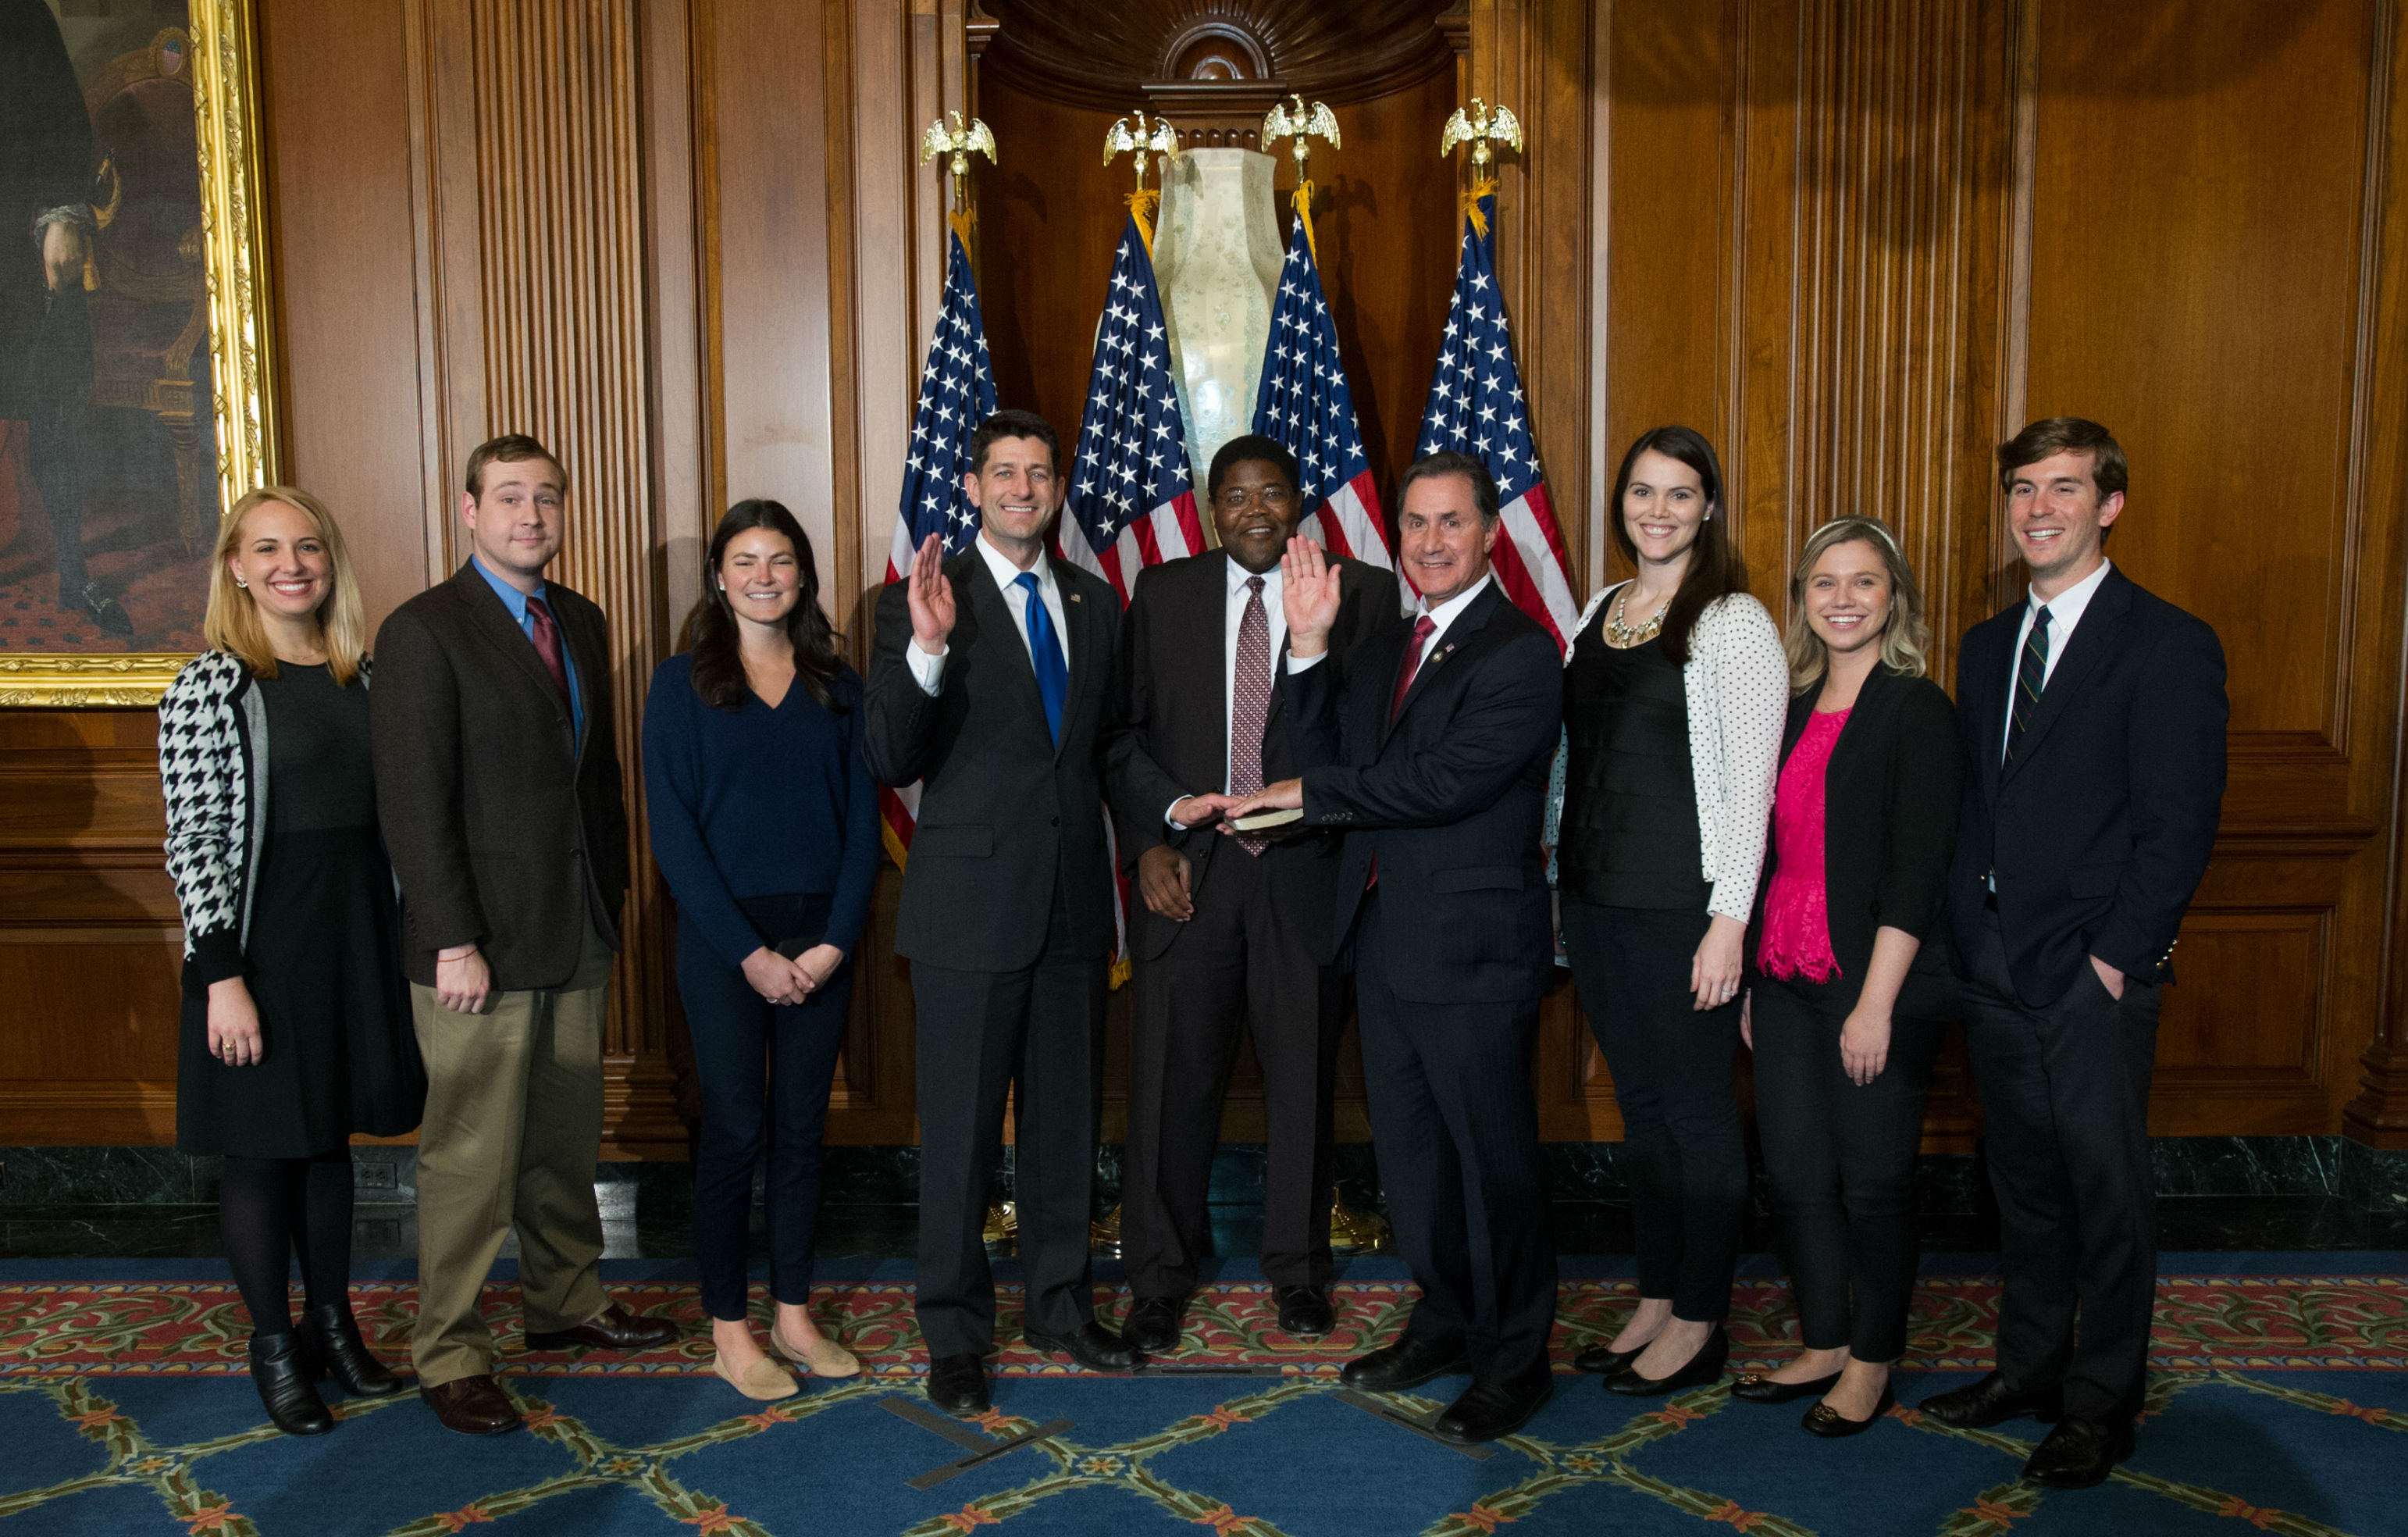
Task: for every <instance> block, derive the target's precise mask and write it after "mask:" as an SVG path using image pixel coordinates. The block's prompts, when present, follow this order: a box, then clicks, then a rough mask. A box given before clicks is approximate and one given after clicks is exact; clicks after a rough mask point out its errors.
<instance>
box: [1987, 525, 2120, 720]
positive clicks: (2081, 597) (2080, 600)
mask: <svg viewBox="0 0 2408 1537" xmlns="http://www.w3.org/2000/svg"><path fill="white" fill-rule="evenodd" d="M2113 569H2114V566H2113V564H2112V563H2110V562H2108V561H2105V560H2101V561H2100V563H2099V569H2097V570H2095V571H2093V572H2091V573H2090V574H2089V575H2088V576H2086V577H2084V578H2083V579H2082V580H2081V581H2079V582H2075V583H2074V584H2073V585H2072V586H2071V587H2068V588H2067V589H2066V590H2065V591H2063V592H2061V593H2059V594H2057V596H2055V597H2051V598H2042V596H2040V594H2038V593H2036V592H2033V591H2031V590H2030V589H2029V588H2026V589H2025V596H2027V597H2028V598H2029V599H2030V601H2029V602H2028V603H2026V604H2025V605H2024V620H2023V623H2022V624H2021V625H2017V626H2016V628H2015V649H2014V651H2013V652H2012V653H2010V654H2009V660H2008V663H2007V713H2006V716H2005V719H2007V720H2009V721H2012V720H2014V718H2015V679H2016V677H2017V676H2018V675H2019V674H2020V673H2022V671H2023V668H2024V647H2025V646H2026V645H2027V644H2028V643H2029V642H2030V640H2031V631H2032V616H2033V615H2035V614H2037V613H2039V612H2040V610H2042V607H2045V608H2046V609H2047V610H2048V659H2047V661H2046V663H2045V664H2044V665H2043V666H2042V669H2041V675H2040V686H2041V688H2042V691H2043V692H2045V691H2046V690H2047V688H2048V681H2049V680H2050V679H2051V678H2054V677H2056V676H2057V661H2058V659H2059V658H2061V657H2062V656H2064V654H2065V646H2066V642H2068V641H2070V640H2071V639H2073V626H2075V625H2079V624H2081V623H2082V615H2083V612H2084V611H2085V610H2087V609H2088V608H2089V607H2090V600H2091V599H2092V598H2094V597H2096V596H2099V584H2100V582H2105V581H2106V580H2107V573H2108V572H2109V571H2111V570H2113ZM2006 756H2007V733H2006V732H2004V731H2001V732H2000V733H1999V761H2000V762H2001V763H2003V762H2005V761H2006Z"/></svg>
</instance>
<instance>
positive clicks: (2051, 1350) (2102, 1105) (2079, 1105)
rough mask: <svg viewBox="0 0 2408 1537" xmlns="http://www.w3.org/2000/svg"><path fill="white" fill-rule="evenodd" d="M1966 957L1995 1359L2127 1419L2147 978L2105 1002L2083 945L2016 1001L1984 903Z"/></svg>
mask: <svg viewBox="0 0 2408 1537" xmlns="http://www.w3.org/2000/svg"><path fill="white" fill-rule="evenodd" d="M1967 958H1968V962H1969V966H1968V970H1969V975H1968V978H1967V983H1966V987H1965V1040H1966V1043H1967V1045H1968V1046H1969V1047H1970V1048H1971V1055H1972V1058H1973V1081H1974V1083H1975V1085H1977V1086H1978V1087H1979V1088H1980V1090H1981V1094H1982V1115H1983V1120H1984V1123H1985V1128H1986V1130H1985V1155H1986V1156H1987V1158H1988V1162H1989V1165H1990V1185H1991V1188H1993V1189H1994V1190H1996V1191H1997V1192H1998V1197H1999V1229H2000V1237H1999V1243H2000V1261H2001V1264H2002V1268H2003V1269H2004V1271H2005V1278H2006V1288H2005V1294H2004V1295H2003V1296H2002V1297H2001V1298H2000V1304H1999V1371H2000V1374H2001V1375H2003V1376H2004V1377H2005V1378H2006V1380H2007V1381H2008V1383H2010V1384H2011V1385H2013V1386H2016V1387H2043V1386H2048V1385H2049V1384H2051V1383H2055V1382H2058V1381H2060V1380H2061V1381H2062V1382H2063V1383H2064V1386H2065V1407H2066V1409H2067V1411H2068V1412H2069V1413H2071V1414H2076V1415H2081V1416H2083V1417H2084V1418H2085V1419H2090V1420H2098V1421H2102V1422H2106V1423H2111V1424H2112V1423H2119V1422H2121V1421H2124V1420H2128V1419H2129V1418H2131V1416H2132V1415H2133V1414H2134V1413H2136V1412H2137V1411H2138V1410H2139V1409H2140V1407H2141V1394H2142V1389H2143V1386H2144V1379H2145V1377H2146V1374H2147V1370H2148V1354H2149V1320H2150V1314H2151V1313H2152V1311H2153V1310H2154V1308H2155V1306H2156V1302H2157V1188H2156V1182H2155V1180H2154V1178H2153V1177H2152V1174H2151V1171H2150V1165H2149V1132H2148V1113H2149V1076H2150V1073H2151V1071H2152V1070H2153V1069H2154V1068H2155V1067H2156V1064H2157V1007H2158V1003H2159V1001H2160V999H2159V992H2160V989H2159V988H2158V986H2157V984H2155V983H2143V982H2134V981H2127V982H2126V983H2125V984H2124V997H2123V998H2122V999H2121V1001H2118V1000H2117V999H2116V998H2113V997H2111V996H2110V995H2109V993H2108V991H2107V985H2106V984H2104V983H2102V982H2100V980H2099V974H2098V972H2097V971H2096V970H2094V969H2093V968H2092V967H2091V966H2090V964H2089V962H2088V961H2087V960H2086V959H2085V961H2084V962H2083V965H2082V969H2081V970H2080V971H2079V972H2078V973H2077V974H2076V975H2075V977H2074V980H2073V985H2072V986H2071V988H2069V989H2068V990H2067V991H2066V994H2065V996H2064V997H2063V998H2058V999H2057V1001H2056V1002H2054V1003H2051V1004H2050V1005H2048V1007H2046V1008H2044V1009H2031V1008H2028V1007H2026V1006H2025V1005H2024V1004H2023V1003H2022V1002H2020V1001H2019V1000H2017V998H2015V991H2014V982H2013V981H2012V980H2011V979H2010V978H2009V976H2008V973H2007V961H2006V951H2005V948H2004V947H2003V946H2002V945H2001V944H2000V940H1999V920H1998V915H1997V914H1996V913H1990V912H1985V913H1984V914H1983V917H1982V923H1981V928H1980V937H1979V938H1978V939H1977V940H1976V941H1975V944H1974V948H1973V952H1972V954H1971V955H1970V956H1969V957H1967ZM2077 1304H2078V1305H2079V1308H2080V1318H2079V1322H2078V1323H2077V1321H2076V1317H2075V1310H2076V1306H2077Z"/></svg>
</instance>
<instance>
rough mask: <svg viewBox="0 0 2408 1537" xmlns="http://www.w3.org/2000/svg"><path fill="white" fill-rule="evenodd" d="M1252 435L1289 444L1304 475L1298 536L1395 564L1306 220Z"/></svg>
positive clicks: (1293, 254)
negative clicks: (1303, 507)
mask: <svg viewBox="0 0 2408 1537" xmlns="http://www.w3.org/2000/svg"><path fill="white" fill-rule="evenodd" d="M1254 430H1255V431H1256V432H1258V433H1261V434H1262V435H1263V436H1264V437H1266V438H1273V439H1275V440H1276V441H1278V442H1280V443H1282V444H1283V445H1285V446H1286V448H1287V450H1288V451H1289V452H1292V453H1294V454H1295V455H1296V460H1297V467H1298V468H1299V469H1301V471H1302V472H1303V481H1304V483H1303V484H1302V485H1301V486H1299V487H1297V490H1298V491H1299V492H1300V493H1301V494H1302V496H1303V501H1304V505H1305V506H1306V507H1308V508H1310V509H1312V510H1311V511H1309V512H1307V513H1306V514H1305V516H1304V519H1303V521H1302V522H1300V523H1299V524H1297V533H1299V534H1305V535H1309V536H1311V537H1312V538H1314V539H1319V540H1320V541H1321V543H1322V544H1323V545H1324V546H1325V547H1326V548H1327V549H1329V550H1330V551H1332V552H1334V553H1338V554H1341V555H1353V556H1354V557H1355V559H1357V560H1361V561H1367V562H1369V563H1370V564H1371V565H1374V566H1388V565H1391V564H1393V563H1392V562H1391V561H1390V560H1389V558H1388V531H1387V529H1386V527H1385V526H1384V525H1383V524H1382V523H1381V521H1380V493H1379V490H1378V488H1377V487H1375V486H1373V485H1372V483H1371V461H1370V460H1369V458H1368V457H1366V456H1365V454H1364V452H1363V434H1362V432H1361V431H1360V430H1359V429H1358V428H1357V427H1356V426H1355V397H1354V395H1351V394H1350V393H1348V391H1347V388H1346V366H1345V364H1344V363H1343V362H1342V361H1340V358H1339V355H1338V327H1337V326H1336V325H1334V324H1332V323H1330V319H1329V306H1328V305H1327V304H1326V302H1324V300H1323V298H1322V294H1321V268H1320V266H1319V265H1318V264H1317V263H1315V262H1314V261H1313V259H1312V238H1311V237H1310V235H1309V234H1308V232H1307V229H1306V225H1305V222H1304V221H1303V220H1302V219H1298V220H1297V222H1296V235H1295V237H1294V238H1292V239H1290V240H1289V241H1288V246H1287V266H1286V267H1285V268H1284V269H1283V271H1282V272H1281V273H1280V288H1279V302H1278V303H1277V304H1276V305H1274V306H1273V307H1272V309H1271V339H1270V345H1269V348H1268V349H1267V350H1266V351H1265V352H1264V353H1263V382H1262V386H1261V388H1260V389H1259V390H1258V391H1257V392H1256V393H1255V395H1254Z"/></svg>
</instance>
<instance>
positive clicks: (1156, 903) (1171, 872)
mask: <svg viewBox="0 0 2408 1537" xmlns="http://www.w3.org/2000/svg"><path fill="white" fill-rule="evenodd" d="M1194 870H1195V866H1194V865H1193V864H1192V863H1191V862H1190V861H1189V859H1188V857H1187V856H1186V855H1183V854H1182V853H1180V852H1179V851H1178V850H1177V849H1174V848H1172V847H1171V846H1170V845H1169V844H1168V843H1156V844H1155V845H1154V847H1152V848H1150V849H1148V850H1146V851H1145V852H1144V853H1143V854H1140V855H1138V856H1137V889H1138V894H1139V895H1140V896H1141V897H1143V898H1145V905H1146V906H1147V907H1148V908H1150V909H1151V910H1153V912H1154V913H1155V914H1157V915H1158V916H1161V917H1165V918H1168V919H1171V920H1172V921H1174V922H1176V923H1185V922H1186V921H1187V920H1188V919H1190V918H1193V917H1194V916H1196V901H1195V898H1193V897H1191V896H1189V894H1188V890H1187V883H1188V880H1189V877H1190V876H1191V875H1192V874H1193V873H1194Z"/></svg>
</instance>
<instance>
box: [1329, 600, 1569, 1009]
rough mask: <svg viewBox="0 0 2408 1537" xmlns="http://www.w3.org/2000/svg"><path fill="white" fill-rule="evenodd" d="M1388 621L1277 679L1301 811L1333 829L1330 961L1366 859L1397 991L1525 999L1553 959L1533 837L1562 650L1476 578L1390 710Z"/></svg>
mask: <svg viewBox="0 0 2408 1537" xmlns="http://www.w3.org/2000/svg"><path fill="white" fill-rule="evenodd" d="M1411 638H1412V622H1411V621H1410V620H1406V619H1403V618H1400V617H1398V618H1391V619H1389V620H1388V622H1387V623H1386V624H1385V625H1383V627H1382V628H1381V629H1380V630H1379V631H1378V633H1376V634H1374V635H1373V636H1372V637H1371V639H1369V640H1367V641H1365V642H1364V643H1363V645H1362V647H1361V648H1360V650H1359V651H1358V652H1357V653H1356V657H1355V662H1354V664H1353V665H1352V666H1351V667H1350V668H1347V669H1346V671H1345V672H1344V674H1343V675H1339V674H1336V673H1335V672H1333V669H1332V668H1331V665H1330V664H1329V663H1326V662H1325V663H1323V664H1322V665H1321V666H1319V667H1316V668H1309V669H1307V670H1306V671H1304V672H1301V673H1297V674H1294V675H1292V676H1290V677H1288V678H1287V679H1285V680H1283V686H1286V687H1289V688H1290V689H1291V690H1292V694H1291V697H1290V698H1291V703H1292V705H1293V707H1294V709H1295V714H1294V716H1293V717H1292V721H1293V724H1292V725H1291V731H1292V733H1293V736H1292V740H1293V741H1294V743H1295V747H1296V753H1297V763H1299V764H1300V765H1302V766H1303V770H1304V771H1303V774H1302V776H1301V777H1302V779H1303V781H1304V819H1305V821H1306V823H1308V824H1309V825H1311V826H1320V827H1337V828H1340V829H1342V830H1344V832H1345V834H1346V841H1345V844H1344V847H1343V848H1342V849H1341V851H1340V855H1339V864H1338V882H1337V887H1338V889H1337V901H1336V906H1335V908H1334V910H1333V912H1332V914H1331V940H1332V956H1331V958H1332V959H1333V960H1338V961H1341V962H1342V961H1343V960H1344V958H1345V955H1346V953H1347V951H1348V950H1349V948H1350V941H1351V940H1352V938H1353V934H1354V928H1355V919H1356V918H1357V917H1358V916H1359V915H1360V913H1361V911H1362V905H1363V891H1364V886H1365V883H1366V882H1367V881H1368V880H1369V877H1370V873H1371V865H1372V861H1373V860H1374V859H1375V858H1376V859H1377V860H1378V861H1379V868H1380V891H1381V894H1382V898H1383V906H1382V914H1383V916H1382V921H1383V924H1384V925H1385V926H1386V933H1387V936H1388V939H1389V941H1390V942H1389V943H1388V944H1387V946H1386V949H1387V953H1388V956H1389V963H1390V966H1391V968H1392V969H1393V973H1394V974H1393V975H1391V976H1389V977H1388V978H1387V979H1386V980H1387V982H1388V984H1389V986H1391V987H1392V988H1393V989H1395V991H1396V993H1397V995H1398V997H1399V998H1408V999H1411V1000H1412V1001H1414V1002H1418V1003H1495V1002H1508V1001H1524V1000H1528V999H1532V998H1537V997H1538V996H1539V995H1540V994H1541V993H1543V992H1545V991H1546V988H1547V984H1548V981H1549V979H1550V977H1551V976H1552V974H1553V972H1554V970H1555V967H1554V961H1555V939H1554V927H1555V926H1554V920H1553V918H1552V916H1551V912H1552V904H1551V903H1550V901H1549V899H1548V892H1547V874H1546V864H1545V861H1544V860H1543V858H1542V857H1541V855H1540V851H1539V835H1540V826H1541V814H1542V812H1543V810H1544V806H1545V801H1546V794H1547V768H1548V766H1549V764H1550V763H1551V762H1552V761H1553V760H1554V756H1555V740H1556V738H1557V736H1558V734H1559V733H1560V732H1561V730H1562V727H1563V711H1564V686H1563V654H1562V653H1561V652H1560V651H1559V650H1557V649H1556V646H1555V640H1554V639H1553V638H1552V637H1550V636H1549V635H1548V634H1547V632H1546V631H1545V630H1543V629H1541V628H1540V627H1539V625H1538V624H1537V623H1536V622H1535V621H1534V620H1532V619H1530V618H1529V617H1528V616H1527V615H1526V614H1524V613H1523V612H1522V610H1519V609H1517V608H1515V607H1514V606H1513V605H1512V603H1511V602H1510V601H1508V600H1507V599H1506V596H1505V594H1504V590H1503V589H1502V588H1500V587H1498V585H1497V584H1496V582H1490V583H1489V585H1488V587H1487V589H1486V590H1485V591H1484V592H1483V593H1481V594H1480V596H1477V597H1475V598H1473V599H1472V600H1471V602H1470V603H1469V605H1468V606H1467V607H1466V608H1465V609H1464V610H1463V611H1462V612H1461V613H1459V614H1457V615H1456V616H1455V622H1454V623H1453V624H1451V625H1448V626H1447V629H1446V633H1445V634H1444V635H1442V636H1441V637H1439V638H1438V641H1437V644H1436V645H1435V647H1434V648H1433V649H1432V651H1431V654H1429V655H1428V656H1427V657H1425V658H1424V659H1423V661H1422V665H1421V668H1420V670H1419V671H1418V672H1416V673H1415V674H1414V676H1413V683H1412V691H1411V692H1409V693H1408V694H1407V695H1406V696H1405V697H1404V700H1403V703H1402V706H1401V708H1399V709H1398V711H1397V712H1396V716H1395V718H1394V720H1393V721H1392V720H1391V719H1390V717H1389V711H1388V701H1389V700H1390V699H1391V698H1392V697H1395V693H1396V686H1397V676H1398V672H1399V670H1400V669H1401V668H1402V667H1403V665H1404V659H1405V645H1406V642H1407V641H1408V640H1409V639H1411Z"/></svg>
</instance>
